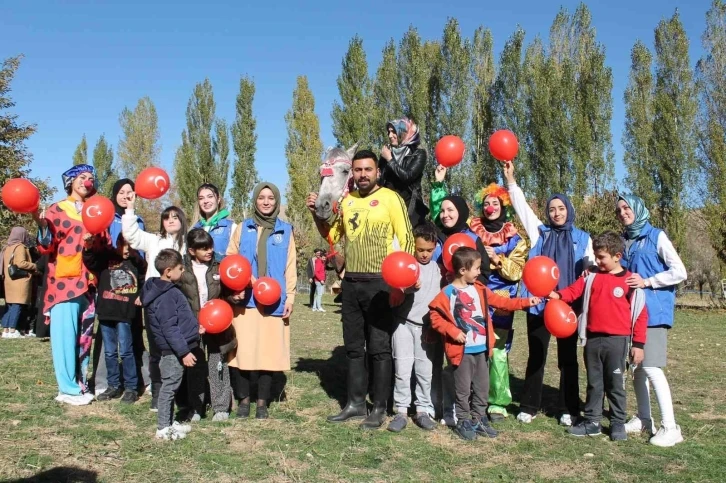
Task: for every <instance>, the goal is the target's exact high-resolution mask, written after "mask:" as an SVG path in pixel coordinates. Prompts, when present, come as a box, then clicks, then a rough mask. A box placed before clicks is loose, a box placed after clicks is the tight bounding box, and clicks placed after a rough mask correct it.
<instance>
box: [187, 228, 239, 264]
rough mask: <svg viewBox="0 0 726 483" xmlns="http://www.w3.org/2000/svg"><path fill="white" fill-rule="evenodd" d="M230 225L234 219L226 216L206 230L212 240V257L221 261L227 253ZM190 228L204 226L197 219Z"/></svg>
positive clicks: (230, 235)
mask: <svg viewBox="0 0 726 483" xmlns="http://www.w3.org/2000/svg"><path fill="white" fill-rule="evenodd" d="M232 225H234V221H232V220H230V219H228V218H222V219H221V220H219V221H218V222H217V224H216V225H214V226H213V227H212V228H210V229H209V230H207V233H209V234H210V235H211V237H212V240H214V259H215V260H216V261H218V262H221V261H222V259H223V258H224V257H225V256H226V255H227V246H228V245H229V239H230V238H231V237H232ZM192 228H204V225H202V222H201V221H198V222H197V223H196V224H195V225H194V226H193V227H192Z"/></svg>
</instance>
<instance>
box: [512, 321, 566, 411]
mask: <svg viewBox="0 0 726 483" xmlns="http://www.w3.org/2000/svg"><path fill="white" fill-rule="evenodd" d="M550 338H551V334H550V333H549V331H548V330H547V328H546V327H545V325H544V317H540V316H538V315H532V314H527V342H528V344H529V358H528V359H527V370H526V372H525V376H524V388H523V389H522V397H521V403H520V409H521V410H522V411H523V412H525V413H528V414H537V412H538V411H539V409H540V405H541V403H542V386H543V381H544V369H545V363H546V362H547V350H548V349H549V345H550ZM557 367H558V368H559V370H560V388H559V400H558V408H557V409H558V410H559V411H564V412H566V413H568V414H571V415H573V416H577V415H579V414H580V383H579V381H578V380H577V371H578V364H577V333H575V334H573V335H572V336H570V337H567V338H565V339H557Z"/></svg>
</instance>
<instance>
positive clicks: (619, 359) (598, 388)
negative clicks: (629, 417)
mask: <svg viewBox="0 0 726 483" xmlns="http://www.w3.org/2000/svg"><path fill="white" fill-rule="evenodd" d="M628 339H629V338H628V337H627V336H617V335H611V336H603V337H592V336H588V338H587V343H586V344H585V368H586V369H587V399H586V400H585V419H587V420H588V421H593V422H596V423H597V422H600V420H601V419H602V404H603V403H602V400H603V392H604V393H605V395H607V398H608V406H610V425H611V426H612V424H614V423H620V424H622V423H625V417H626V413H625V411H626V407H625V378H624V377H625V359H626V358H627V357H628Z"/></svg>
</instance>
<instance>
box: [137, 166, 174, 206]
mask: <svg viewBox="0 0 726 483" xmlns="http://www.w3.org/2000/svg"><path fill="white" fill-rule="evenodd" d="M135 184H136V194H137V195H138V196H139V197H141V198H146V199H147V200H155V199H156V198H161V197H162V196H164V195H165V194H166V192H167V191H169V187H170V186H171V183H170V181H169V175H168V174H166V171H164V170H163V169H161V168H158V167H156V166H152V167H150V168H146V169H145V170H143V171H141V172H140V173H139V175H138V176H137V177H136V183H135Z"/></svg>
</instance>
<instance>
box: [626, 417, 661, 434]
mask: <svg viewBox="0 0 726 483" xmlns="http://www.w3.org/2000/svg"><path fill="white" fill-rule="evenodd" d="M655 431H656V430H655V425H654V424H653V420H652V419H640V418H639V417H638V416H633V417H632V418H630V421H628V422H627V423H625V432H626V433H628V434H635V433H646V434H648V436H649V437H652V436H653V435H655Z"/></svg>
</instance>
